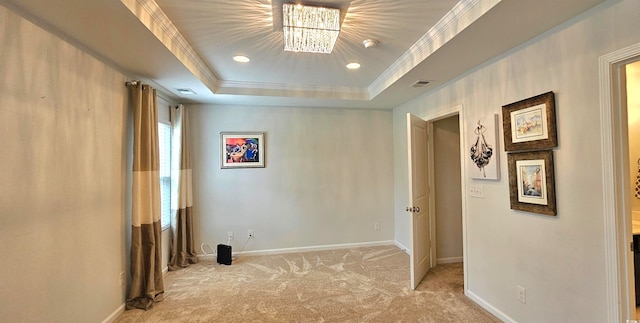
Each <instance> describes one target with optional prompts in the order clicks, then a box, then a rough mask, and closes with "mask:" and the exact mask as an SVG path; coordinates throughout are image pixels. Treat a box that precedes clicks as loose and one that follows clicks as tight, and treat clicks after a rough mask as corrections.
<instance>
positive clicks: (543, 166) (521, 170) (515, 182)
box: [507, 150, 557, 216]
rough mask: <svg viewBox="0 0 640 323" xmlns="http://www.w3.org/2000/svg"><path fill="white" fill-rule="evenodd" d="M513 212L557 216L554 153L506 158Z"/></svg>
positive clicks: (525, 153)
mask: <svg viewBox="0 0 640 323" xmlns="http://www.w3.org/2000/svg"><path fill="white" fill-rule="evenodd" d="M507 163H508V167H509V197H510V202H511V209H513V210H519V211H526V212H533V213H540V214H546V215H554V216H555V215H556V214H557V209H556V190H555V176H554V166H553V151H551V150H540V151H529V152H520V153H510V154H508V155H507Z"/></svg>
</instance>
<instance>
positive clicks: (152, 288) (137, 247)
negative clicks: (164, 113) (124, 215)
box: [126, 83, 164, 310]
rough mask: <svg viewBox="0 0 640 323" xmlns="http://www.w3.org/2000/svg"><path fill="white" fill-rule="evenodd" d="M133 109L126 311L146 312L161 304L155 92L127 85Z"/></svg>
mask: <svg viewBox="0 0 640 323" xmlns="http://www.w3.org/2000/svg"><path fill="white" fill-rule="evenodd" d="M129 87H130V89H131V99H132V108H133V123H134V124H133V198H132V205H133V212H132V221H131V223H132V228H131V269H130V270H131V286H130V289H129V295H128V297H127V302H126V305H127V309H133V308H140V309H145V310H146V309H149V308H151V307H153V305H154V303H155V302H158V301H161V300H162V296H163V293H164V282H163V280H162V260H161V259H162V251H161V247H162V243H161V234H162V226H161V224H160V158H159V148H158V108H157V106H156V91H155V90H154V89H153V88H152V87H150V86H148V85H146V84H145V85H143V84H140V83H137V84H135V85H130V86H129Z"/></svg>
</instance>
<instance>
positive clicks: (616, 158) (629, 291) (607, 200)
mask: <svg viewBox="0 0 640 323" xmlns="http://www.w3.org/2000/svg"><path fill="white" fill-rule="evenodd" d="M639 57H640V43H637V44H635V45H631V46H629V47H626V48H623V49H620V50H617V51H615V52H612V53H609V54H607V55H603V56H601V57H600V58H599V59H598V65H599V74H600V75H599V76H600V126H601V129H602V137H601V138H602V141H601V145H602V193H603V194H602V196H603V206H604V207H603V209H604V210H603V211H604V236H605V241H604V242H605V267H606V284H607V288H606V291H607V318H608V321H609V322H623V321H624V320H626V318H630V317H632V315H633V316H635V303H634V302H633V300H634V299H635V295H633V294H634V291H635V286H633V285H632V284H630V277H631V276H630V275H632V273H631V272H630V268H632V267H631V266H632V262H633V252H632V251H631V250H629V245H630V243H631V240H630V238H632V237H631V232H632V227H631V223H632V219H631V213H630V210H631V207H630V205H629V202H628V200H627V197H628V196H629V194H631V189H630V187H629V185H628V184H629V179H628V178H627V177H628V176H626V174H627V173H628V169H629V159H628V158H627V157H628V154H629V147H628V138H626V137H625V136H626V132H627V131H626V130H627V125H626V124H622V123H623V121H626V98H625V97H624V95H626V93H625V89H623V88H622V86H621V85H622V84H621V79H620V77H623V76H624V75H623V74H622V72H621V69H623V67H624V66H625V65H626V64H627V63H629V62H631V61H633V60H636V59H637V58H639ZM625 145H626V146H625Z"/></svg>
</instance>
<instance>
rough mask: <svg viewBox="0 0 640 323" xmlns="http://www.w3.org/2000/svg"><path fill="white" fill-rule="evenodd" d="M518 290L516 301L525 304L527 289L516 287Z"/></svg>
mask: <svg viewBox="0 0 640 323" xmlns="http://www.w3.org/2000/svg"><path fill="white" fill-rule="evenodd" d="M516 287H517V288H518V300H519V301H520V302H521V303H522V304H526V303H527V289H526V288H524V287H522V286H516Z"/></svg>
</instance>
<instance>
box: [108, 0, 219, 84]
mask: <svg viewBox="0 0 640 323" xmlns="http://www.w3.org/2000/svg"><path fill="white" fill-rule="evenodd" d="M120 1H121V2H122V3H123V4H124V5H125V6H126V7H127V8H128V9H129V10H130V11H131V12H132V13H133V14H134V15H135V16H136V17H137V18H138V19H139V20H140V22H142V24H143V25H144V26H145V27H147V29H149V31H150V32H151V33H153V35H155V36H156V38H158V40H159V41H160V42H161V43H162V44H163V45H164V46H165V47H166V48H167V49H168V50H169V51H170V52H171V53H172V54H173V55H174V56H175V57H176V58H177V59H178V60H179V61H180V62H181V63H182V64H183V65H184V66H185V67H186V68H187V69H188V70H189V71H190V72H191V73H193V75H194V76H195V77H197V78H198V79H199V80H200V81H201V82H202V83H203V84H204V85H205V86H206V87H207V88H209V89H210V90H211V92H213V93H216V92H217V90H218V78H217V77H216V76H215V75H214V73H213V72H212V71H211V69H210V68H209V66H208V65H207V64H206V63H205V62H204V60H202V58H201V57H200V55H198V53H197V52H196V51H195V50H194V49H193V47H192V46H191V45H190V44H189V42H188V41H187V40H186V39H185V38H184V37H183V36H182V34H181V33H180V31H179V30H178V28H176V26H175V25H174V24H173V23H172V22H171V20H169V17H167V15H166V14H165V13H164V12H163V11H162V9H161V8H160V6H158V4H157V3H156V2H155V1H154V0H120Z"/></svg>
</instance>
